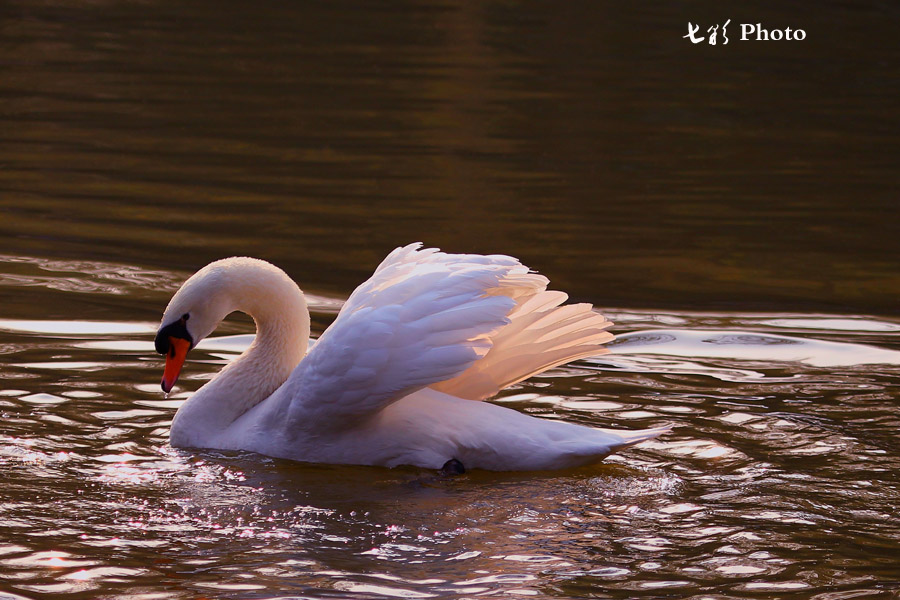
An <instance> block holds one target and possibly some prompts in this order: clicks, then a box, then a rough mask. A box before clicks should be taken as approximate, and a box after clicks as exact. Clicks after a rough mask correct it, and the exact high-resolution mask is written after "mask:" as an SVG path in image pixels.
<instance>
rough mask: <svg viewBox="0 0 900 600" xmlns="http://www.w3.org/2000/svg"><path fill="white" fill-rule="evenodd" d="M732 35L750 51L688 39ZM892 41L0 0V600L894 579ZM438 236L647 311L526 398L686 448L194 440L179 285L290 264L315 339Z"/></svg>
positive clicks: (639, 19) (489, 11)
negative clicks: (174, 309)
mask: <svg viewBox="0 0 900 600" xmlns="http://www.w3.org/2000/svg"><path fill="white" fill-rule="evenodd" d="M729 18H730V19H731V20H732V24H731V25H730V26H729V29H728V35H729V37H730V43H729V44H728V45H724V46H723V45H721V43H720V44H719V45H716V46H710V45H708V44H706V43H703V44H699V45H696V46H695V45H692V44H690V42H689V41H688V40H685V39H683V38H682V36H684V35H685V34H686V33H687V22H688V21H691V22H693V23H695V24H701V25H702V29H701V34H705V30H706V28H707V27H708V26H710V25H712V24H714V23H718V24H721V23H723V22H724V21H725V20H726V19H729ZM741 22H750V23H756V22H762V23H763V25H765V26H768V27H770V28H776V27H780V28H783V27H788V26H789V27H792V28H798V27H799V28H802V29H804V30H805V31H806V33H807V39H806V40H805V41H803V42H768V43H764V42H749V41H744V42H741V41H739V39H738V38H739V37H740V30H739V27H738V24H739V23H741ZM898 26H900V6H898V5H897V4H896V3H894V2H875V1H870V2H857V3H844V2H831V1H827V2H817V3H814V4H803V5H801V4H799V3H786V2H756V3H742V4H741V5H740V6H738V5H734V6H730V7H727V8H726V7H723V6H722V5H721V3H711V2H695V3H658V4H656V3H654V4H650V3H644V4H639V5H632V4H628V3H618V2H571V3H550V2H547V3H537V2H525V3H519V2H484V3H465V4H463V3H460V4H459V5H457V4H452V3H438V2H396V3H391V4H387V3H383V4H382V3H363V2H329V3H325V2H321V3H300V2H281V3H263V2H256V3H243V2H230V1H225V2H193V3H186V2H153V1H146V2H140V1H134V2H126V1H115V0H108V1H104V0H95V1H83V2H75V1H70V2H66V1H56V0H43V1H30V0H7V1H6V2H3V3H0V211H2V212H0V413H2V420H0V477H2V478H3V481H4V482H5V483H4V485H3V486H2V488H0V598H3V600H7V598H28V599H38V598H56V597H67V598H68V597H72V598H148V599H149V598H170V597H171V598H199V597H210V598H275V597H314V598H344V597H347V598H351V597H354V598H356V597H359V598H364V597H381V598H385V597H401V598H426V597H448V598H456V597H479V596H482V595H489V596H493V595H504V596H516V595H522V596H532V597H534V596H537V597H555V598H564V597H597V598H681V597H695V598H715V599H719V598H736V597H740V598H788V597H790V598H816V599H817V600H843V599H846V598H862V597H865V598H882V597H883V598H890V597H896V594H897V590H898V586H900V583H898V582H900V566H898V564H897V559H896V554H897V547H898V544H900V528H898V526H897V523H896V518H895V513H896V506H897V504H898V501H900V479H898V473H900V470H898V469H900V445H898V443H897V429H898V426H900V408H898V406H897V404H898V400H900V391H898V387H900V359H898V354H897V351H898V350H900V333H898V332H900V315H898V312H900V311H898V301H897V298H898V296H900V268H898V266H900V262H898V258H897V257H898V256H900V225H898V219H897V202H898V182H900V177H898V174H897V171H898V169H897V164H898V157H900V147H898V146H900V135H898V134H900V122H898V121H900V106H898V104H900V101H898V98H900V60H898V59H900V43H898V41H897V34H896V32H897V31H898ZM416 240H421V241H424V242H425V243H426V244H428V245H432V246H439V247H442V248H444V249H446V250H448V251H459V252H500V253H507V254H513V255H515V256H518V257H520V258H522V259H523V261H525V262H526V264H529V265H530V266H531V267H533V268H535V269H537V270H539V271H541V272H542V273H544V274H546V275H547V276H549V277H550V278H551V280H552V281H553V283H554V286H555V287H556V288H558V289H563V290H566V291H568V292H570V294H571V295H572V297H573V298H575V299H578V300H586V301H590V302H593V303H594V304H595V305H597V306H598V307H600V308H601V309H603V310H604V312H607V313H609V314H610V315H611V316H612V317H613V318H614V320H616V322H617V326H616V329H615V331H616V332H617V333H619V334H624V335H622V340H621V341H620V342H619V343H618V345H616V346H615V347H614V349H615V352H614V353H613V354H611V355H607V356H604V357H599V358H597V359H592V360H588V361H582V362H580V363H578V364H576V365H575V366H573V367H570V368H565V369H557V370H555V371H554V372H552V373H550V374H548V375H546V376H542V377H539V378H537V379H535V380H533V381H531V382H526V383H524V384H521V385H520V386H518V387H517V388H516V389H513V390H511V391H509V392H508V393H507V395H506V396H505V397H504V398H503V401H505V402H509V403H511V404H512V405H513V406H515V407H517V408H519V409H520V410H525V411H530V412H533V413H535V414H541V415H543V416H545V417H547V418H564V419H567V420H573V421H577V422H582V423H585V424H591V425H597V426H605V427H623V428H628V427H645V426H653V425H658V424H661V423H663V422H669V423H673V424H674V425H676V426H677V429H676V431H675V432H674V433H673V434H671V435H670V436H667V437H666V438H664V439H662V440H660V441H658V442H653V443H650V444H646V445H644V446H642V447H640V448H636V449H633V450H630V451H628V452H626V453H623V454H622V455H620V456H617V457H613V458H611V459H610V460H609V461H608V462H607V463H605V464H604V465H601V466H597V467H593V468H590V469H583V470H579V471H575V472H566V473H558V474H552V475H550V474H546V475H536V474H518V475H497V474H483V473H481V474H479V473H474V474H469V475H466V476H465V477H463V478H460V479H456V480H445V479H440V478H436V477H434V476H433V475H432V474H430V473H424V472H420V471H417V470H405V469H400V470H383V469H357V468H350V467H328V466H309V465H298V464H290V463H285V462H279V461H271V460H268V459H262V458H260V457H257V456H252V455H247V456H233V455H227V456H225V455H218V454H213V453H205V454H204V453H201V454H197V453H183V452H176V451H173V450H171V449H170V448H168V446H167V445H166V440H167V432H168V424H169V421H170V419H171V416H172V414H173V411H174V409H175V407H176V406H177V405H178V403H179V402H180V401H181V400H183V399H184V397H186V395H187V394H188V392H187V391H186V392H183V393H181V394H180V395H176V396H174V397H173V398H171V399H168V400H165V399H163V397H162V396H161V394H160V393H159V392H158V380H159V375H160V369H161V365H160V361H159V360H158V359H157V358H156V357H155V356H154V355H153V353H152V347H151V340H152V336H153V332H154V330H155V327H156V321H157V320H158V318H159V315H160V313H161V310H162V308H163V307H164V306H165V304H166V302H167V301H168V298H169V296H170V295H171V293H172V291H173V290H174V289H175V288H176V287H177V285H178V283H179V282H180V281H181V280H183V279H184V278H185V277H186V276H187V275H189V274H190V273H191V272H193V271H194V270H196V269H197V268H199V267H200V266H202V265H204V264H206V262H208V261H210V260H212V259H215V258H220V257H222V256H227V255H233V254H249V255H253V256H258V257H261V258H265V259H268V260H271V261H273V262H275V263H277V264H279V265H280V266H282V267H283V268H284V269H285V270H286V271H288V273H290V274H291V275H292V276H293V277H294V278H295V279H297V281H298V282H299V283H300V285H301V286H302V287H303V288H304V289H305V290H306V291H307V292H310V293H311V294H313V299H314V302H313V308H314V315H313V319H314V334H315V335H317V334H318V333H320V332H321V331H322V329H323V328H324V327H325V326H327V324H328V323H329V322H330V320H331V318H332V317H333V314H334V312H335V310H336V307H337V306H339V304H340V301H341V300H342V299H343V298H346V296H347V295H348V294H349V293H350V291H351V290H352V289H353V287H354V286H355V285H356V284H357V283H359V282H360V281H362V280H363V279H364V278H365V277H366V276H367V274H368V273H369V272H370V271H371V270H372V268H373V267H374V266H375V265H376V264H377V263H378V262H379V261H380V259H381V258H382V257H383V256H384V254H386V253H387V252H388V251H389V250H390V249H392V248H393V247H395V246H397V245H400V244H405V243H408V242H410V241H416ZM221 331H222V333H223V334H232V335H240V334H247V333H251V332H252V328H251V326H250V323H249V322H248V321H247V320H246V319H244V320H241V319H236V320H234V321H233V322H231V323H229V324H226V325H225V327H224V328H223V329H222V330H221ZM245 344H246V338H244V337H238V338H229V339H226V340H225V341H224V342H221V343H220V346H216V347H212V346H211V347H208V348H207V349H206V350H200V351H198V352H197V356H196V357H195V360H193V361H192V362H191V363H190V364H189V365H188V372H187V373H186V375H188V377H187V378H186V379H184V381H183V384H184V387H185V388H186V389H187V390H193V389H196V387H197V386H199V385H200V384H201V383H202V381H203V380H204V379H205V378H208V377H209V376H211V374H212V373H214V372H215V371H216V370H218V368H220V365H221V364H222V363H223V362H224V361H225V360H227V359H228V358H230V357H232V356H234V354H233V351H234V350H239V349H240V348H242V347H243V346H244V345H245ZM4 592H5V593H6V595H4Z"/></svg>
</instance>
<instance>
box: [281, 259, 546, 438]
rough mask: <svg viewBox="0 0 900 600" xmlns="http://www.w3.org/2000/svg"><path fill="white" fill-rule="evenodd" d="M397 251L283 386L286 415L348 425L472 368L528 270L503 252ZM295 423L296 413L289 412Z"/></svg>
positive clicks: (487, 347) (320, 423)
mask: <svg viewBox="0 0 900 600" xmlns="http://www.w3.org/2000/svg"><path fill="white" fill-rule="evenodd" d="M419 246H420V245H419V244H412V245H409V246H405V247H402V248H397V249H396V250H394V251H393V252H391V254H390V255H388V257H387V258H386V259H385V260H384V261H383V262H382V263H381V265H379V266H378V268H377V269H376V270H375V273H374V274H373V275H372V277H371V278H370V279H369V280H368V281H366V282H364V283H363V284H362V285H360V286H359V287H358V288H357V289H356V290H355V291H354V292H353V294H351V296H350V298H349V299H348V300H347V302H346V303H345V304H344V306H343V308H342V309H341V312H340V313H339V314H338V317H337V319H336V320H335V322H334V323H333V324H332V325H331V327H329V328H328V329H327V330H326V331H325V333H324V334H322V336H321V337H320V338H319V340H318V341H317V342H316V344H315V346H314V347H313V348H312V350H311V351H310V352H309V354H308V355H307V356H306V357H305V358H304V359H303V360H302V361H301V362H300V365H299V366H298V367H297V369H296V370H295V371H294V372H293V373H292V374H291V376H290V378H289V379H288V381H287V382H286V384H285V386H284V387H285V388H287V389H285V390H284V391H285V392H287V393H286V394H285V395H284V396H283V397H289V398H292V401H291V408H290V409H289V413H288V414H289V418H292V417H293V418H296V419H297V420H298V421H299V420H301V419H302V421H304V422H305V423H316V424H317V426H318V427H327V426H328V424H333V425H340V426H346V425H349V424H350V423H352V422H353V421H355V420H359V419H362V418H365V417H367V416H370V415H372V414H374V413H376V412H377V411H379V410H381V409H383V408H384V407H386V406H388V405H389V404H390V403H392V402H394V401H396V400H399V399H400V398H402V397H404V396H407V395H409V394H411V393H413V392H414V391H416V390H419V389H422V388H424V387H427V386H429V385H431V384H434V383H436V382H439V381H444V380H447V379H451V378H453V377H455V376H457V375H459V374H461V373H463V372H464V371H466V369H468V368H469V367H471V366H472V365H473V364H474V363H475V362H476V361H477V360H478V359H479V358H482V357H484V356H485V355H486V354H488V352H489V351H490V349H491V345H492V343H491V339H490V335H491V334H492V333H494V332H495V331H497V330H498V329H500V328H501V327H503V326H504V325H506V324H508V323H509V319H508V318H507V314H508V313H509V312H510V311H511V310H512V309H513V308H514V307H515V306H516V300H514V299H513V298H510V297H508V296H507V295H505V293H504V292H506V291H509V292H510V293H511V294H516V293H519V292H520V291H521V282H520V281H519V280H520V279H521V278H522V277H524V276H526V275H528V269H527V268H526V267H524V266H522V265H521V263H519V261H517V260H516V259H514V258H511V257H508V256H481V255H460V254H456V255H452V254H444V253H442V252H438V251H437V250H434V249H427V250H419V249H418V248H419ZM292 420H293V419H292Z"/></svg>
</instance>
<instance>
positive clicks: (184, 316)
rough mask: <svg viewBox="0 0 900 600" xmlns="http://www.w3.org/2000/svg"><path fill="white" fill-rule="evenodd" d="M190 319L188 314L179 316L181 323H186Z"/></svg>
mask: <svg viewBox="0 0 900 600" xmlns="http://www.w3.org/2000/svg"><path fill="white" fill-rule="evenodd" d="M190 318H191V315H189V314H188V313H184V314H183V315H181V320H182V321H187V320H188V319H190Z"/></svg>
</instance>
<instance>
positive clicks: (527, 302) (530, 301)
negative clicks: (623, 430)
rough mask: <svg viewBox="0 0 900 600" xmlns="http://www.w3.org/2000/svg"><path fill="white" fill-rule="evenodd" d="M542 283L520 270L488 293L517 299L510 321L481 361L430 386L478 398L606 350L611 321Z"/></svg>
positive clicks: (487, 396)
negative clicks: (571, 302) (568, 301)
mask: <svg viewBox="0 0 900 600" xmlns="http://www.w3.org/2000/svg"><path fill="white" fill-rule="evenodd" d="M547 283H548V280H547V278H546V277H544V276H542V275H538V274H536V273H529V272H528V271H527V269H526V268H524V267H523V268H521V269H517V270H514V271H513V272H512V273H510V276H508V277H507V278H506V279H504V280H503V281H501V282H500V285H499V286H498V287H497V288H494V289H492V290H489V291H488V294H497V295H504V296H509V297H510V298H513V299H514V300H516V306H515V308H513V310H512V311H510V313H509V315H508V318H509V320H510V323H509V324H508V325H506V326H504V327H502V328H501V329H499V330H498V331H497V332H495V333H494V334H492V335H491V336H490V338H491V342H492V346H491V349H490V351H489V352H488V353H487V354H486V355H485V356H484V357H483V358H481V359H480V360H478V361H477V362H475V364H473V365H472V366H471V367H469V368H468V369H467V370H466V371H464V372H463V373H461V374H460V375H457V376H456V377H454V378H453V379H448V380H447V381H442V382H440V383H437V384H434V385H432V386H431V387H432V388H434V389H436V390H439V391H441V392H445V393H447V394H451V395H454V396H457V397H459V398H468V399H471V400H483V399H485V398H490V397H491V396H493V395H495V394H496V393H497V392H499V391H500V390H502V389H503V388H505V387H508V386H510V385H513V384H514V383H518V382H519V381H522V380H523V379H527V378H528V377H531V376H532V375H536V374H537V373H540V372H542V371H546V370H547V369H550V368H552V367H555V366H558V365H561V364H564V363H567V362H570V361H573V360H576V359H579V358H585V357H587V356H596V355H598V354H604V353H606V352H608V350H607V349H606V348H605V347H604V346H603V344H605V343H606V342H609V341H610V340H612V339H613V335H612V334H611V333H609V332H608V331H606V329H607V328H608V327H609V326H610V325H612V323H611V322H610V321H608V320H607V319H606V318H605V317H604V316H603V315H601V314H599V313H596V312H594V311H593V310H592V306H591V305H590V304H569V305H565V306H562V303H563V302H565V301H566V299H567V298H568V296H567V295H566V294H565V293H563V292H556V291H548V290H547V289H546V286H547ZM657 435H658V434H657ZM635 443H637V442H635Z"/></svg>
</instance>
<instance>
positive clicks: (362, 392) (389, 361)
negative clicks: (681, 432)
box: [156, 244, 666, 470]
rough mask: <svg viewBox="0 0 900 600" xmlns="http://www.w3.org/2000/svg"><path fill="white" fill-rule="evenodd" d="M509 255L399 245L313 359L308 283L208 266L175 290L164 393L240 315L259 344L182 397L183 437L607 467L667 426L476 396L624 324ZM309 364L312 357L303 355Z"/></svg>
mask: <svg viewBox="0 0 900 600" xmlns="http://www.w3.org/2000/svg"><path fill="white" fill-rule="evenodd" d="M547 283H548V280H547V279H546V278H545V277H543V276H541V275H537V274H535V273H531V272H529V271H528V269H527V268H526V267H525V266H523V265H521V264H520V263H519V261H518V260H516V259H514V258H511V257H508V256H496V255H495V256H480V255H466V254H445V253H442V252H438V251H437V250H434V249H428V250H421V249H420V248H419V245H418V244H413V245H410V246H406V247H403V248H398V249H396V250H395V251H394V252H392V253H391V254H390V255H389V256H388V257H387V258H386V259H385V260H384V261H383V262H382V263H381V265H379V267H378V268H377V269H376V270H375V273H374V274H373V275H372V277H371V278H370V279H369V280H368V281H366V282H365V283H363V284H362V285H361V286H359V287H358V288H357V289H356V291H354V292H353V294H352V295H351V296H350V298H349V299H348V300H347V302H346V304H344V306H343V308H342V309H341V312H340V314H339V315H338V317H337V319H336V320H335V322H334V324H332V326H331V327H329V328H328V330H327V331H326V332H325V333H324V334H323V335H322V337H321V338H320V339H319V341H318V342H317V343H316V344H315V346H314V348H313V349H312V350H311V351H310V352H309V354H308V355H306V346H307V340H308V337H309V323H310V322H309V311H308V310H307V306H306V300H305V298H304V296H303V294H302V292H300V290H299V288H298V287H297V285H296V284H295V283H294V282H293V281H292V280H291V279H290V278H288V276H287V275H286V274H285V273H284V272H283V271H281V270H280V269H278V268H276V267H274V266H272V265H270V264H269V263H266V262H264V261H261V260H256V259H251V258H228V259H224V260H220V261H216V262H214V263H211V264H210V265H207V266H206V267H204V268H203V269H201V270H200V271H198V272H197V273H196V274H194V275H193V276H192V277H191V278H190V279H188V280H187V281H186V282H185V283H184V285H182V287H181V289H180V290H178V292H177V293H176V294H175V296H174V297H173V298H172V300H171V302H170V303H169V306H168V307H167V308H166V311H165V315H164V316H163V320H162V326H161V327H160V329H159V331H158V333H157V336H156V349H157V351H158V352H160V353H161V354H166V355H167V358H166V369H165V374H164V376H163V381H162V386H163V390H165V391H166V392H168V391H169V390H171V389H172V386H173V385H174V384H175V381H176V379H177V378H178V375H179V372H180V371H181V367H182V364H183V362H184V359H185V356H186V354H187V352H188V350H190V349H191V348H192V347H194V346H195V345H196V344H197V343H198V342H199V341H200V340H202V339H203V338H205V337H206V336H208V335H209V334H210V333H212V331H213V330H214V329H215V328H216V326H217V325H218V324H219V322H220V321H221V320H222V319H223V318H225V316H226V315H228V314H229V313H231V312H233V311H236V310H239V311H242V312H246V313H248V314H250V315H251V316H252V317H253V318H254V320H255V321H256V324H257V336H256V340H255V341H254V343H253V344H252V345H251V346H250V348H248V349H247V350H246V352H244V353H243V354H242V355H241V356H240V357H239V358H238V359H236V360H235V361H234V362H232V363H231V364H229V365H228V366H226V367H225V368H224V369H223V370H222V371H221V372H220V373H219V374H218V375H217V376H216V377H214V378H213V379H212V381H210V382H209V383H207V384H206V385H204V386H203V387H202V388H201V389H200V390H198V391H197V392H196V393H195V394H194V395H193V396H192V397H191V398H190V399H188V400H187V402H185V403H184V405H182V407H181V408H180V409H179V410H178V413H177V414H176V415H175V419H174V421H173V422H172V431H171V435H170V437H171V442H172V445H173V446H179V447H201V448H220V449H234V450H236V449H243V450H251V451H255V452H260V453H262V454H267V455H270V456H277V457H281V458H289V459H295V460H303V461H310V462H327V463H344V464H365V465H384V466H395V465H401V464H408V465H416V466H421V467H426V468H440V467H442V466H446V467H452V468H455V469H459V468H460V467H461V466H465V467H468V468H482V469H493V470H531V469H554V468H562V467H571V466H578V465H583V464H588V463H592V462H597V461H599V460H601V459H602V458H603V457H604V456H606V455H608V454H609V453H611V452H613V451H615V450H618V449H621V448H624V447H627V446H630V445H633V444H636V443H638V442H641V441H644V440H647V439H650V438H653V437H656V436H657V435H659V434H660V433H663V432H664V431H666V428H658V429H646V430H640V431H612V430H604V429H595V428H591V427H582V426H578V425H574V424H571V423H563V422H560V421H553V420H546V419H538V418H534V417H529V416H527V415H524V414H522V413H519V412H516V411H514V410H511V409H508V408H504V407H500V406H496V405H494V404H489V403H486V402H478V401H477V400H482V399H484V398H488V397H490V396H493V395H494V394H496V393H497V392H498V391H500V390H501V389H503V388H505V387H507V386H509V385H512V384H514V383H516V382H518V381H521V380H523V379H525V378H527V377H530V376H531V375H534V374H536V373H539V372H541V371H544V370H546V369H549V368H551V367H553V366H556V365H559V364H562V363H565V362H568V361H571V360H574V359H576V358H582V357H585V356H590V355H595V354H601V353H603V352H604V351H605V349H604V347H603V346H602V344H603V343H605V342H607V341H609V340H611V339H612V335H611V334H610V333H608V332H607V331H606V328H607V327H608V326H609V325H610V323H609V321H607V320H606V319H605V318H604V317H603V316H601V315H599V314H597V313H595V312H593V311H592V310H591V306H590V305H589V304H574V305H566V306H561V304H562V303H563V302H564V301H565V300H566V295H565V294H563V293H562V292H555V291H547V289H546V286H547ZM301 359H302V360H301Z"/></svg>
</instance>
